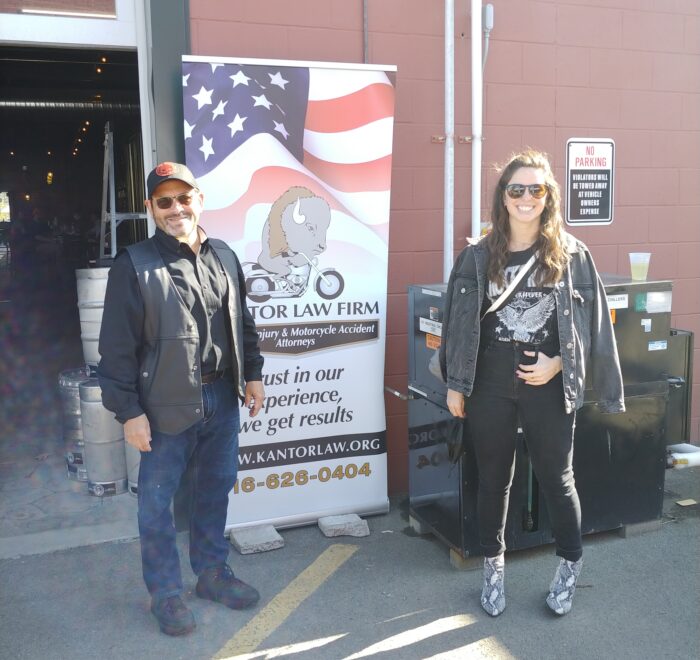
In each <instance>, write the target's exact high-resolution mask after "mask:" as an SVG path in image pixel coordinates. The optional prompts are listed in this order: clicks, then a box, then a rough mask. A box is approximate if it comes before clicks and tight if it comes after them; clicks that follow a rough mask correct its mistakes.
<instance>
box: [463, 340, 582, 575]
mask: <svg viewBox="0 0 700 660" xmlns="http://www.w3.org/2000/svg"><path fill="white" fill-rule="evenodd" d="M523 350H529V346H527V345H522V344H519V343H518V342H513V343H506V342H502V343H498V342H496V343H492V344H489V345H487V346H486V347H484V348H482V349H480V350H479V356H478V359H477V366H476V374H475V381H474V390H473V392H472V395H471V396H470V397H466V399H465V407H466V412H467V422H468V424H469V429H470V432H471V437H472V441H473V443H474V451H475V453H476V461H477V466H478V469H479V492H478V504H477V508H478V516H479V536H480V539H479V540H480V543H481V546H482V548H483V550H484V555H485V556H486V557H495V556H496V555H499V554H501V553H502V552H504V551H505V549H506V547H505V539H504V531H505V525H506V516H507V513H508V496H509V494H510V485H511V482H512V480H513V473H514V468H515V446H516V437H517V429H518V420H519V421H520V424H521V425H522V428H523V432H524V434H525V441H526V443H527V447H528V452H529V454H530V460H531V462H532V467H533V470H534V472H535V476H536V477H537V481H538V483H539V486H540V489H541V490H542V492H543V494H544V498H545V502H546V504H547V510H548V512H549V518H550V521H551V524H552V531H553V533H554V538H555V540H556V552H557V555H559V556H560V557H563V558H564V559H568V560H569V561H577V560H578V559H580V557H581V555H582V546H581V505H580V503H579V498H578V493H577V492H576V485H575V483H574V471H573V467H572V460H573V444H574V443H573V436H574V425H575V420H576V413H575V412H572V413H568V414H567V413H566V411H565V408H564V391H563V387H562V375H561V372H559V373H558V374H557V375H556V376H555V377H554V378H552V380H550V381H549V382H548V383H547V384H545V385H539V386H535V385H527V384H526V383H525V382H524V381H523V380H521V379H520V378H518V377H517V376H516V374H515V371H516V369H517V368H518V364H525V362H523V361H522V360H523V358H522V353H521V352H522V351H523ZM544 352H545V353H547V351H546V350H545V351H544ZM524 359H525V360H527V358H524Z"/></svg>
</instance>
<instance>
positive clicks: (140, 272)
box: [126, 238, 245, 434]
mask: <svg viewBox="0 0 700 660" xmlns="http://www.w3.org/2000/svg"><path fill="white" fill-rule="evenodd" d="M209 245H211V247H212V248H214V252H215V254H216V256H217V257H218V259H219V261H220V262H221V265H222V266H223V268H224V271H225V273H226V279H227V280H228V296H226V298H227V299H228V300H227V302H228V321H229V324H230V330H231V332H230V333H229V336H230V337H231V338H232V342H233V343H232V346H231V355H233V356H235V361H236V362H235V364H234V365H232V366H233V368H234V371H235V377H236V388H237V391H238V396H239V397H241V398H242V397H243V396H244V387H245V384H244V381H243V373H244V372H243V322H242V316H241V305H240V300H239V295H238V292H239V286H238V284H239V282H238V269H237V267H236V258H235V256H234V254H233V251H232V250H231V248H229V247H228V245H226V243H224V241H221V240H218V239H212V238H210V239H209ZM126 250H127V252H128V253H129V257H130V258H131V262H132V264H133V266H134V269H135V271H136V275H137V278H138V282H139V287H140V290H141V296H142V298H143V303H144V328H143V346H142V347H141V352H140V355H139V365H140V366H139V387H138V389H139V401H140V403H141V406H142V407H143V409H144V411H145V412H146V415H147V417H148V421H149V423H150V424H151V427H153V428H154V429H155V430H157V431H161V432H162V433H169V434H176V433H181V432H182V431H184V430H185V429H187V428H189V427H190V426H192V425H193V424H195V423H196V422H198V421H199V420H200V419H202V418H203V417H204V406H203V404H202V365H201V361H200V354H199V334H198V332H197V323H196V322H195V320H194V317H193V316H192V314H191V313H190V311H189V310H188V309H187V307H186V306H185V303H184V302H183V300H182V297H181V296H180V294H179V293H178V291H177V288H176V287H175V283H174V282H173V280H172V278H171V277H170V274H169V273H168V269H167V268H166V266H165V263H164V262H163V259H162V257H161V256H160V253H159V252H158V249H157V248H156V246H155V243H154V241H153V239H148V240H146V241H142V242H140V243H137V244H135V245H129V246H128V247H127V248H126Z"/></svg>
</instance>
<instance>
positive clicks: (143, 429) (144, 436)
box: [124, 413, 151, 451]
mask: <svg viewBox="0 0 700 660" xmlns="http://www.w3.org/2000/svg"><path fill="white" fill-rule="evenodd" d="M124 439H125V440H126V441H127V442H128V443H129V444H130V445H132V446H134V447H136V449H138V450H139V451H151V425H150V424H149V423H148V417H146V415H145V413H144V414H143V415H139V416H138V417H133V418H132V419H127V420H126V422H124Z"/></svg>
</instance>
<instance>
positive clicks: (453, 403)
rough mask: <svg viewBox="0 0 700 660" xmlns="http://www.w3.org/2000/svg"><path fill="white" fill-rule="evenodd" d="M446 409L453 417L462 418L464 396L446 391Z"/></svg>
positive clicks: (453, 391) (452, 391)
mask: <svg viewBox="0 0 700 660" xmlns="http://www.w3.org/2000/svg"><path fill="white" fill-rule="evenodd" d="M447 407H448V408H449V409H450V412H451V413H452V415H453V416H454V417H464V394H462V393H461V392H455V390H450V389H448V390H447Z"/></svg>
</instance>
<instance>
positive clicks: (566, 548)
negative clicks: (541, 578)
mask: <svg viewBox="0 0 700 660" xmlns="http://www.w3.org/2000/svg"><path fill="white" fill-rule="evenodd" d="M560 201H561V198H560V193H559V186H558V185H557V182H556V181H555V179H554V175H553V173H552V168H551V166H550V164H549V162H548V160H547V157H546V155H545V154H543V153H540V152H537V151H534V150H526V151H523V152H522V153H519V154H516V155H514V156H512V157H511V159H510V160H509V161H508V163H507V164H506V165H505V166H504V167H503V169H502V170H501V176H500V179H499V181H498V185H497V187H496V190H495V191H494V196H493V203H492V206H491V208H492V212H491V222H492V229H491V231H490V232H489V233H488V234H487V235H486V236H485V237H484V238H483V239H482V240H480V241H476V242H474V243H473V244H471V245H469V246H468V247H467V248H466V249H465V250H464V251H463V252H462V253H461V254H460V255H459V257H458V258H457V261H456V263H455V265H454V268H453V270H452V274H451V276H450V281H449V284H448V289H447V297H446V305H445V316H444V321H443V339H444V341H443V345H442V347H441V353H440V359H441V368H442V372H443V376H444V377H445V380H446V383H447V388H448V390H447V405H448V408H449V410H450V412H451V413H452V415H454V416H455V417H465V416H466V417H467V420H468V423H469V428H470V433H471V437H472V439H473V443H474V451H475V454H476V460H477V466H478V470H479V490H478V503H477V511H478V517H479V537H480V538H479V540H480V543H481V546H482V548H483V551H484V585H483V590H482V594H481V605H482V607H483V608H484V609H485V610H486V612H488V613H489V614H490V615H492V616H498V615H499V614H500V613H501V612H503V610H504V608H505V604H506V601H505V592H504V585H503V571H504V552H505V549H506V548H505V543H504V529H505V522H506V515H507V511H508V495H509V491H510V485H511V481H512V479H513V472H514V465H515V444H516V436H517V429H518V426H522V428H523V432H524V434H525V439H526V442H527V446H528V452H529V455H530V460H531V463H532V467H533V469H534V472H535V475H536V477H537V480H538V483H539V486H540V489H541V491H542V492H543V494H544V497H545V501H546V504H547V509H548V512H549V517H550V520H551V524H552V531H553V534H554V538H555V541H556V553H557V555H558V556H559V557H560V561H559V565H558V566H557V569H556V573H555V575H554V579H553V580H552V583H551V585H550V588H549V593H548V594H547V597H546V602H547V605H548V606H549V607H550V609H552V610H553V611H554V612H555V613H556V614H560V615H561V614H566V613H567V612H569V610H570V609H571V603H572V599H573V596H574V590H575V588H576V580H577V579H578V576H579V574H580V572H581V566H582V564H583V559H582V545H581V509H580V504H579V499H578V494H577V493H576V486H575V483H574V474H573V468H572V459H573V437H574V424H575V419H576V410H577V409H578V408H580V407H581V405H582V404H583V393H584V387H585V382H586V374H587V373H590V376H591V383H592V385H593V387H594V389H595V390H596V393H597V397H598V401H599V403H598V405H599V407H600V408H601V410H602V411H603V412H607V413H615V412H623V411H624V401H623V390H622V377H621V374H620V363H619V359H618V355H617V348H616V346H615V339H614V335H613V329H612V323H611V321H610V314H609V312H608V306H607V300H606V297H605V292H604V289H603V286H602V284H601V282H600V278H599V277H598V273H597V272H596V269H595V266H594V264H593V259H592V258H591V255H590V253H589V252H588V249H587V248H586V246H585V245H584V244H583V243H581V241H578V240H576V239H575V238H574V237H573V236H570V235H569V234H567V233H566V232H565V231H564V227H563V222H562V218H561V213H560ZM521 269H522V270H521ZM518 275H520V278H521V279H519V281H518ZM514 280H516V281H517V283H516V284H515V286H514V287H512V288H511V289H510V290H509V289H508V285H509V284H511V283H512V282H513V281H514ZM504 292H505V295H502V294H504Z"/></svg>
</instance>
